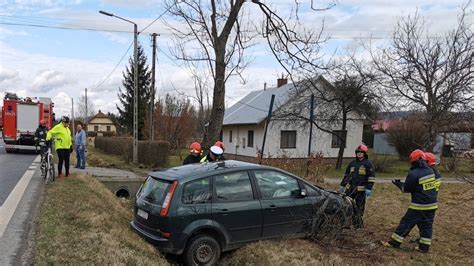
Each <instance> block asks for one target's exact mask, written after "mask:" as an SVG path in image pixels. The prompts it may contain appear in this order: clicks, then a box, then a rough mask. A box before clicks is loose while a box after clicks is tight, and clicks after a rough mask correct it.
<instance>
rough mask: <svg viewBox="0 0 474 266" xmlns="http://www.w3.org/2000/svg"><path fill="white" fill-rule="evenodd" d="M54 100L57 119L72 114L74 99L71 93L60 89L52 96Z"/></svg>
mask: <svg viewBox="0 0 474 266" xmlns="http://www.w3.org/2000/svg"><path fill="white" fill-rule="evenodd" d="M52 100H53V103H54V113H55V114H56V119H59V118H61V116H64V115H67V116H71V113H72V101H71V95H70V94H68V93H66V92H64V91H60V92H58V93H57V94H56V95H54V96H53V97H52Z"/></svg>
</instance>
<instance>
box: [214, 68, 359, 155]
mask: <svg viewBox="0 0 474 266" xmlns="http://www.w3.org/2000/svg"><path fill="white" fill-rule="evenodd" d="M318 82H322V83H324V84H322V83H318V84H317V86H318V85H321V87H323V86H324V88H325V89H326V88H328V89H330V86H331V85H329V86H328V85H326V84H329V83H328V82H327V81H326V80H325V79H324V78H322V77H320V81H318ZM277 84H278V86H277V87H275V88H269V89H264V90H259V91H253V92H251V93H249V94H248V95H246V96H245V97H244V98H243V99H242V100H240V101H238V102H237V103H236V104H234V105H233V106H231V107H230V108H228V109H226V110H225V115H224V122H223V129H222V141H223V142H224V145H225V153H226V155H227V156H228V157H229V158H230V157H231V158H234V156H235V158H237V159H244V160H245V159H247V160H248V159H253V158H257V156H258V154H259V152H261V149H262V142H263V136H264V132H265V124H266V120H267V114H268V109H269V107H270V99H271V96H272V94H274V95H275V103H274V108H273V113H274V114H278V113H279V112H280V111H281V110H285V108H289V107H290V106H291V107H293V108H294V107H295V106H301V102H302V101H303V102H305V103H308V104H309V95H310V93H303V94H294V93H293V92H294V90H293V89H294V85H293V84H287V80H286V79H279V80H278V83H277ZM308 109H309V108H308ZM322 111H323V110H319V109H318V101H317V100H316V103H315V117H316V120H318V118H317V117H318V114H319V115H321V112H322ZM308 116H309V114H308ZM350 118H351V119H350V120H348V121H347V131H346V132H341V131H340V127H341V126H340V123H335V124H334V125H333V128H332V131H333V132H335V133H336V134H346V143H345V146H346V149H345V150H344V155H343V156H344V157H354V148H355V147H356V146H357V145H359V144H360V143H361V142H362V132H363V126H364V119H363V117H361V116H360V115H359V114H355V113H351V114H350ZM305 124H306V126H305ZM307 125H308V124H307V123H306V121H303V120H292V122H290V123H289V122H288V119H287V120H285V119H272V120H271V121H270V122H269V124H268V131H267V138H266V143H265V150H264V152H263V157H264V158H282V157H285V158H306V157H307V153H308V143H309V126H307ZM312 136H313V137H312V148H311V153H320V154H322V155H323V156H324V157H326V158H336V157H337V154H338V151H339V147H340V145H343V143H341V141H340V139H339V138H337V137H336V136H334V135H333V134H331V133H328V132H324V131H322V130H319V129H317V128H316V127H313V135H312Z"/></svg>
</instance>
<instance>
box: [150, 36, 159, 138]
mask: <svg viewBox="0 0 474 266" xmlns="http://www.w3.org/2000/svg"><path fill="white" fill-rule="evenodd" d="M156 36H158V34H156V33H153V34H152V35H151V38H152V47H153V51H152V60H151V102H150V141H153V140H154V138H155V136H154V135H155V130H154V129H155V125H154V123H153V113H154V110H155V61H156Z"/></svg>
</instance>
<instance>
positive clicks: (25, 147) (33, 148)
mask: <svg viewBox="0 0 474 266" xmlns="http://www.w3.org/2000/svg"><path fill="white" fill-rule="evenodd" d="M5 149H12V150H27V151H36V150H39V147H38V149H37V148H36V146H29V145H16V144H6V143H5Z"/></svg>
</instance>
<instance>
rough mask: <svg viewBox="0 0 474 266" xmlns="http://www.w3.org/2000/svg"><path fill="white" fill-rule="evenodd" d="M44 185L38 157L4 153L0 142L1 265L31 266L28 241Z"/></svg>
mask: <svg viewBox="0 0 474 266" xmlns="http://www.w3.org/2000/svg"><path fill="white" fill-rule="evenodd" d="M43 186H44V181H43V179H42V178H41V174H40V169H39V156H38V155H37V154H34V153H24V152H22V153H9V154H7V153H6V152H5V149H4V147H3V141H2V140H1V139H0V265H25V264H31V261H30V260H31V258H30V255H31V243H32V242H31V240H32V238H33V237H32V236H33V230H32V229H33V225H34V221H35V217H36V214H37V210H38V206H39V204H38V203H39V202H40V197H41V195H42V193H41V192H42V190H43Z"/></svg>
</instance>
